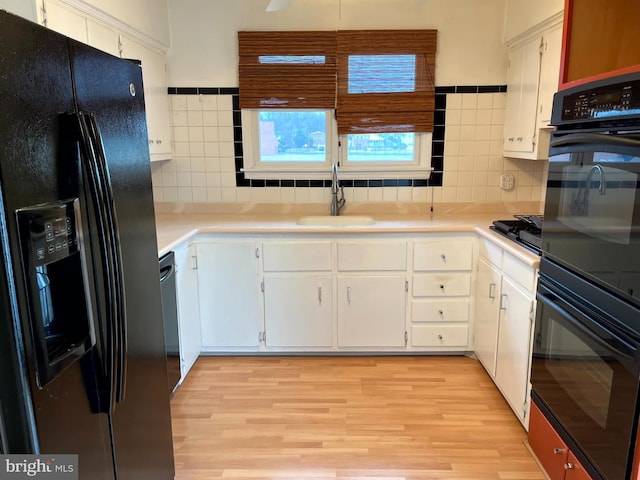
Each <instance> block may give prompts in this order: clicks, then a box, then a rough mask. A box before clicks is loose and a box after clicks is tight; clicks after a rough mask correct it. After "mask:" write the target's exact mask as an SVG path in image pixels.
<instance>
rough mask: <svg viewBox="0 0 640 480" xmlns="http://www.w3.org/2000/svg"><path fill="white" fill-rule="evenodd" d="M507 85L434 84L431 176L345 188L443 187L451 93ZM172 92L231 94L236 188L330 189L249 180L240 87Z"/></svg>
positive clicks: (175, 91) (352, 183) (348, 183)
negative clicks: (447, 115) (245, 164)
mask: <svg viewBox="0 0 640 480" xmlns="http://www.w3.org/2000/svg"><path fill="white" fill-rule="evenodd" d="M506 91H507V86H506V85H453V86H437V87H435V108H434V122H433V135H432V140H431V167H432V168H433V171H432V172H431V176H430V178H429V179H428V180H427V179H424V178H407V179H397V178H392V179H385V180H367V179H362V180H343V181H342V182H341V184H342V185H343V186H345V187H348V188H350V187H354V188H370V187H441V186H442V179H443V172H444V137H445V121H446V114H447V94H449V93H462V94H464V93H503V92H506ZM167 93H168V94H169V95H231V96H232V104H233V111H232V113H233V150H234V157H235V168H236V187H254V188H263V187H300V188H307V187H309V188H329V187H331V181H330V180H260V179H253V180H250V179H248V178H245V175H244V172H242V171H241V170H242V166H243V162H244V152H243V147H242V116H241V114H240V89H239V88H237V87H168V88H167Z"/></svg>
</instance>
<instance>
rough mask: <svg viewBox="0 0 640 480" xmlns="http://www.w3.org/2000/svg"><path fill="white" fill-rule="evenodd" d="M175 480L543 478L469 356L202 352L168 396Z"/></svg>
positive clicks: (505, 408) (492, 388)
mask: <svg viewBox="0 0 640 480" xmlns="http://www.w3.org/2000/svg"><path fill="white" fill-rule="evenodd" d="M172 411H173V432H174V445H175V458H176V480H191V479H233V480H260V479H278V480H280V479H286V480H302V479H313V480H326V479H341V480H347V479H349V480H356V479H358V480H383V479H384V480H423V479H425V480H436V479H437V480H450V479H451V480H453V479H455V480H461V479H463V480H490V479H491V480H494V479H500V480H543V479H544V477H543V475H542V473H541V472H540V470H539V469H538V467H537V466H536V463H535V462H534V460H533V459H532V457H531V455H530V454H529V452H528V451H527V449H526V448H525V446H524V444H523V441H524V440H525V437H526V433H525V431H524V429H523V428H522V426H521V425H520V423H519V422H518V421H517V419H516V418H515V416H514V415H513V414H512V412H511V410H510V409H509V407H508V406H507V404H506V403H505V401H504V400H503V398H502V396H501V395H500V393H499V392H498V391H497V389H496V388H495V386H494V385H493V383H492V382H491V380H490V379H489V377H488V376H487V374H486V373H485V371H484V370H483V369H482V367H481V366H480V364H479V363H478V362H477V361H476V360H473V359H470V358H466V357H430V356H424V357H404V356H402V357H204V358H200V359H199V360H198V362H197V363H196V365H195V367H194V368H193V370H192V371H191V373H190V374H189V377H188V378H187V379H186V381H185V382H184V384H183V385H182V387H181V388H180V390H179V391H178V392H177V393H176V395H175V396H174V398H173V400H172Z"/></svg>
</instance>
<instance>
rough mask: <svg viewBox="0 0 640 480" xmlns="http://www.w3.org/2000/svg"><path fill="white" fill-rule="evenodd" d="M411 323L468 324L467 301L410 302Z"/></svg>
mask: <svg viewBox="0 0 640 480" xmlns="http://www.w3.org/2000/svg"><path fill="white" fill-rule="evenodd" d="M411 321H412V322H414V323H415V322H468V321H469V300H427V301H417V302H411Z"/></svg>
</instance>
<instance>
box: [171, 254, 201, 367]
mask: <svg viewBox="0 0 640 480" xmlns="http://www.w3.org/2000/svg"><path fill="white" fill-rule="evenodd" d="M175 255H176V256H175V261H176V270H177V271H176V289H177V293H178V329H179V335H180V371H181V374H182V379H183V380H184V379H185V377H186V376H187V373H188V372H189V370H190V369H191V367H192V366H193V364H194V363H195V361H196V360H197V359H198V356H199V355H200V350H201V349H202V332H201V326H200V304H199V297H198V272H197V270H196V268H197V266H198V264H197V258H196V248H195V246H194V245H189V246H188V247H185V248H182V249H180V250H178V251H176V252H175Z"/></svg>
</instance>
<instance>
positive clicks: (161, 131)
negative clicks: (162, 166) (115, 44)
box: [120, 35, 171, 161]
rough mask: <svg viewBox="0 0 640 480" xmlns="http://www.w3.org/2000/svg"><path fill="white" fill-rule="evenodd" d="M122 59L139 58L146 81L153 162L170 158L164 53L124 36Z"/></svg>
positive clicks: (150, 150) (150, 151) (121, 38)
mask: <svg viewBox="0 0 640 480" xmlns="http://www.w3.org/2000/svg"><path fill="white" fill-rule="evenodd" d="M120 41H121V43H122V56H123V58H128V59H133V60H139V61H140V62H141V64H142V77H143V78H142V80H143V82H144V105H145V109H146V114H147V130H148V134H149V153H150V155H151V161H154V160H167V159H170V158H171V126H170V122H169V95H168V94H167V72H166V69H165V60H164V55H162V54H160V53H157V52H154V51H153V50H151V49H149V48H147V47H145V46H143V45H141V44H139V43H138V42H135V41H134V40H131V39H130V38H128V37H126V36H124V35H121V36H120Z"/></svg>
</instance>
